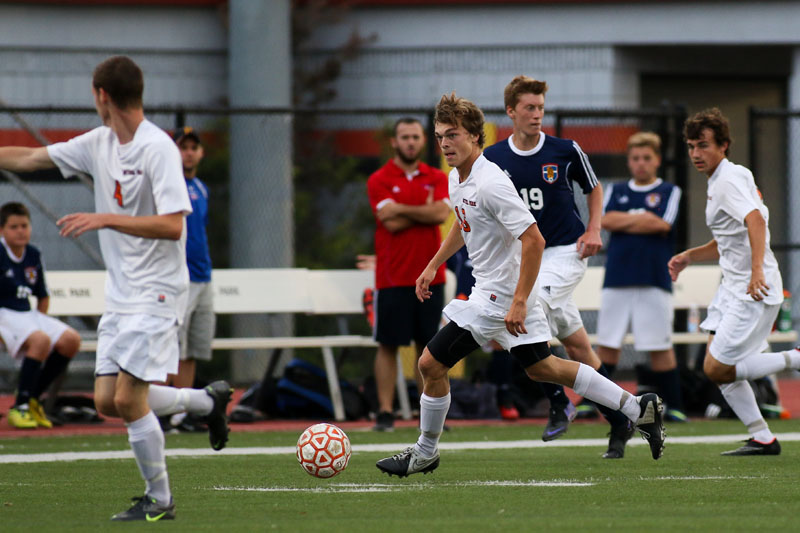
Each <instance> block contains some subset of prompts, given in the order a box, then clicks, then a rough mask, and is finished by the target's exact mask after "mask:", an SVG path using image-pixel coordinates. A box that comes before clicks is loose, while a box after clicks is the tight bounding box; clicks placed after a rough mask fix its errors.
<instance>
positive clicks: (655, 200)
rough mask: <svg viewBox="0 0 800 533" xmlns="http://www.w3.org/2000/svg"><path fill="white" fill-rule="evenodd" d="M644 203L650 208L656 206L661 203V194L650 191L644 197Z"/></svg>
mask: <svg viewBox="0 0 800 533" xmlns="http://www.w3.org/2000/svg"><path fill="white" fill-rule="evenodd" d="M644 203H645V205H647V207H650V208H654V207H658V205H659V204H660V203H661V194H659V193H657V192H651V193H650V194H648V195H647V196H645V197H644Z"/></svg>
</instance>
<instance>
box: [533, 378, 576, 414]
mask: <svg viewBox="0 0 800 533" xmlns="http://www.w3.org/2000/svg"><path fill="white" fill-rule="evenodd" d="M537 383H538V382H537ZM539 386H540V387H541V388H542V392H544V394H545V396H547V398H548V399H549V400H550V407H552V408H555V407H565V406H566V405H567V404H568V403H569V398H568V397H567V395H566V394H565V393H564V387H562V386H561V385H556V384H555V383H539Z"/></svg>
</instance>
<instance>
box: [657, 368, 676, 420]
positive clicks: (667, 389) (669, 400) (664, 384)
mask: <svg viewBox="0 0 800 533" xmlns="http://www.w3.org/2000/svg"><path fill="white" fill-rule="evenodd" d="M653 377H654V378H655V381H656V385H657V386H658V391H659V393H660V394H661V398H662V399H663V400H664V403H666V404H667V407H668V408H669V409H677V410H678V411H683V396H682V395H681V375H680V372H678V369H677V368H673V369H672V370H667V371H666V372H653Z"/></svg>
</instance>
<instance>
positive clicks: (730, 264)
mask: <svg viewBox="0 0 800 533" xmlns="http://www.w3.org/2000/svg"><path fill="white" fill-rule="evenodd" d="M683 135H684V138H685V139H686V144H687V146H688V148H689V157H690V158H691V160H692V163H693V164H694V166H695V168H696V169H697V170H699V171H700V172H702V173H703V174H705V175H706V176H708V200H707V202H706V224H707V225H708V227H709V229H710V230H711V234H712V235H713V239H712V240H711V241H709V242H708V243H706V244H704V245H702V246H698V247H695V248H690V249H689V250H686V251H684V252H682V253H680V254H678V255H676V256H674V257H673V258H672V259H670V261H669V265H668V266H669V271H670V275H671V276H672V280H673V281H675V280H677V279H678V275H679V274H680V272H681V271H682V270H683V269H684V268H686V267H687V266H688V265H690V264H691V263H694V262H697V261H716V260H719V266H720V268H721V269H722V283H721V284H720V287H719V289H718V290H717V293H716V295H714V299H713V300H712V301H711V305H710V306H709V307H708V316H707V318H706V319H705V320H704V321H703V322H702V323H701V324H700V328H701V329H703V330H705V331H708V332H709V334H710V336H709V342H708V347H707V349H706V356H705V360H704V361H703V371H704V372H705V374H706V375H707V376H708V377H709V378H710V379H711V380H712V381H713V382H714V383H716V384H717V385H719V388H720V390H721V391H722V395H723V396H724V397H725V401H727V402H728V405H730V406H731V409H733V412H734V413H736V416H738V417H739V420H741V421H742V423H744V425H745V426H747V431H748V432H749V433H750V435H751V438H750V439H749V440H747V441H746V443H745V444H744V446H742V447H740V448H738V449H736V450H731V451H728V452H724V453H723V454H722V455H778V454H780V453H781V446H780V444H779V443H778V440H777V439H776V438H775V436H774V435H773V434H772V432H771V431H770V430H769V427H768V426H767V423H766V421H765V420H764V417H763V416H761V412H760V411H759V409H758V404H757V403H756V398H755V395H754V394H753V389H752V388H751V387H750V383H748V381H747V380H748V379H757V378H761V377H764V376H768V375H770V374H773V373H775V372H780V371H781V370H785V369H787V368H794V369H798V368H800V348H794V349H792V350H788V351H785V352H778V353H761V352H763V351H764V350H765V349H767V348H768V345H767V341H766V339H767V335H769V332H770V330H771V329H772V324H773V323H774V322H775V318H776V317H777V315H778V309H779V308H780V304H781V302H782V301H783V282H782V280H781V273H780V271H779V270H778V262H777V261H776V260H775V256H774V255H773V253H772V250H771V249H770V246H769V227H768V223H769V210H768V209H767V206H766V205H764V202H763V201H762V199H761V194H760V193H759V191H758V189H757V188H756V184H755V181H754V179H753V174H752V173H751V172H750V171H749V170H748V169H747V168H745V167H743V166H741V165H736V164H734V163H732V162H731V161H729V160H728V158H727V156H728V152H729V149H730V145H731V136H730V127H729V125H728V119H727V118H725V117H724V116H723V115H722V113H721V112H720V110H719V109H717V108H712V109H707V110H705V111H701V112H699V113H697V114H695V115H694V116H692V117H690V118H689V119H688V120H687V121H686V124H685V125H684V129H683Z"/></svg>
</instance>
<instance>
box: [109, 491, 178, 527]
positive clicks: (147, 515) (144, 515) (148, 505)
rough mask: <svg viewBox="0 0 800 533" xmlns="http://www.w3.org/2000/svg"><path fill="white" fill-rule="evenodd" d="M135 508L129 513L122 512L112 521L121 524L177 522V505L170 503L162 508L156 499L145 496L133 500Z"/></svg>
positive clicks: (128, 511)
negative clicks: (139, 521) (138, 521)
mask: <svg viewBox="0 0 800 533" xmlns="http://www.w3.org/2000/svg"><path fill="white" fill-rule="evenodd" d="M131 501H132V502H134V503H133V506H132V507H131V508H130V509H128V510H127V511H122V512H121V513H117V514H115V515H114V516H112V517H111V520H114V521H120V522H132V521H134V520H142V521H144V522H158V521H159V520H175V504H174V503H173V502H172V501H170V502H169V505H167V506H166V507H165V506H161V505H159V504H158V502H157V501H156V500H155V499H154V498H151V497H150V496H148V495H147V494H145V495H144V496H139V497H137V498H132V499H131Z"/></svg>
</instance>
